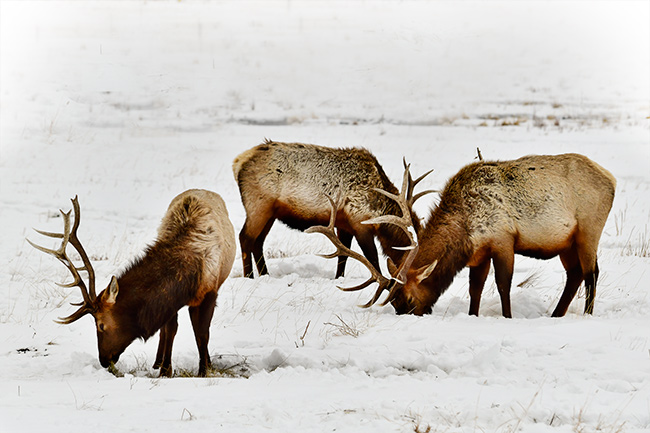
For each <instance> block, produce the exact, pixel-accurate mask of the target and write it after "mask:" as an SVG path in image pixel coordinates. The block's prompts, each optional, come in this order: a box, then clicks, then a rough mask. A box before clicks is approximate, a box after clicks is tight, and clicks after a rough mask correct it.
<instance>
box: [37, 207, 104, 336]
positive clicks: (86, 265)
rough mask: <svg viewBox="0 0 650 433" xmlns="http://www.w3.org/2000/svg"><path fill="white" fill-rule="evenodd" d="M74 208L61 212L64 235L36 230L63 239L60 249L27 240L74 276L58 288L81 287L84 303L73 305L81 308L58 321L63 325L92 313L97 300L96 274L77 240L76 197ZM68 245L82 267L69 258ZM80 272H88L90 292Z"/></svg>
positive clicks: (78, 216) (77, 209) (77, 212)
mask: <svg viewBox="0 0 650 433" xmlns="http://www.w3.org/2000/svg"><path fill="white" fill-rule="evenodd" d="M72 207H73V209H71V210H70V211H68V212H63V211H60V212H61V215H62V217H63V233H52V232H46V231H41V230H35V231H36V232H37V233H39V234H41V235H43V236H47V237H51V238H56V239H62V241H61V245H60V246H59V248H57V249H50V248H45V247H42V246H40V245H36V244H35V243H33V242H32V241H30V240H29V239H27V242H29V244H30V245H31V246H33V247H34V248H36V249H37V250H39V251H42V252H44V253H46V254H50V255H53V256H54V257H56V258H57V259H58V260H59V261H60V262H61V263H63V265H64V266H65V267H66V268H68V270H69V271H70V273H71V274H72V277H73V281H72V282H71V283H64V284H60V283H57V285H58V286H60V287H67V288H71V287H79V289H80V291H81V295H82V297H83V302H82V303H80V304H76V303H73V304H72V305H75V306H79V307H80V308H79V309H78V310H77V311H75V312H74V313H73V314H71V315H70V316H68V317H65V318H62V319H59V320H57V322H58V323H62V324H68V323H72V322H74V321H75V320H77V319H79V318H80V317H82V316H84V315H86V314H88V313H92V309H93V307H92V305H93V302H94V301H95V299H96V295H95V272H94V270H93V267H92V265H91V263H90V260H89V259H88V255H87V254H86V252H85V251H84V249H83V247H82V245H81V242H79V239H78V238H77V229H78V228H79V222H80V215H81V213H80V210H79V201H78V198H77V197H76V196H75V198H74V199H72ZM73 210H74V214H75V220H74V223H73V224H72V227H70V215H71V213H72V211H73ZM68 244H70V245H72V246H73V247H74V248H75V249H76V250H77V252H78V253H79V255H80V256H81V259H82V262H83V266H82V267H77V266H75V265H74V263H73V262H72V260H70V258H69V257H68V253H67V251H66V249H67V246H68ZM80 271H86V272H88V278H89V283H90V291H89V290H88V289H87V288H86V284H85V283H84V280H83V279H82V278H81V275H80V274H79V272H80Z"/></svg>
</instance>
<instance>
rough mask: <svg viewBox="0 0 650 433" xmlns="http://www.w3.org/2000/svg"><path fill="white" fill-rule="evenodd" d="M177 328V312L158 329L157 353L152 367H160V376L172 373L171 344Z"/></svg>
mask: <svg viewBox="0 0 650 433" xmlns="http://www.w3.org/2000/svg"><path fill="white" fill-rule="evenodd" d="M177 330H178V314H174V315H173V316H172V317H171V319H169V320H168V321H167V323H165V325H164V326H163V327H162V328H161V329H160V341H159V343H158V353H157V354H156V361H155V362H154V364H153V368H160V376H161V377H171V375H172V345H173V344H174V337H175V336H176V331H177Z"/></svg>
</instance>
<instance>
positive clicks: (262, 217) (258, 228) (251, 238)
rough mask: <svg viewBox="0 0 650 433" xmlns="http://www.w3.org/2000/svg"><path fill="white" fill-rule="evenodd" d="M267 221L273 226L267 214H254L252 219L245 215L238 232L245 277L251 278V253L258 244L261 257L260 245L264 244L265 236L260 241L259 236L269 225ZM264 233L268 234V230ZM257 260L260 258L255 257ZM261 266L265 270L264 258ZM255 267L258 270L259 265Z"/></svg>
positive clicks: (270, 217)
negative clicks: (242, 224)
mask: <svg viewBox="0 0 650 433" xmlns="http://www.w3.org/2000/svg"><path fill="white" fill-rule="evenodd" d="M269 220H271V223H270V224H273V222H272V216H271V214H270V213H267V212H261V213H256V214H255V216H254V218H251V217H250V216H249V215H246V222H244V227H242V229H241V231H240V232H239V245H240V246H241V258H242V263H243V268H244V276H245V277H248V278H253V251H254V250H255V249H256V247H257V244H258V243H259V247H258V248H259V249H258V251H259V252H260V255H261V250H262V244H263V243H264V238H265V237H266V234H265V235H264V237H262V238H261V239H260V235H261V234H262V233H263V232H264V228H265V227H266V226H267V225H268V224H269ZM270 228H271V227H270V226H269V229H270ZM266 233H267V234H268V230H267V232H266ZM257 260H260V258H259V257H257ZM261 264H262V265H263V268H264V269H266V264H265V263H264V257H262V258H261ZM257 267H258V270H259V269H260V263H257Z"/></svg>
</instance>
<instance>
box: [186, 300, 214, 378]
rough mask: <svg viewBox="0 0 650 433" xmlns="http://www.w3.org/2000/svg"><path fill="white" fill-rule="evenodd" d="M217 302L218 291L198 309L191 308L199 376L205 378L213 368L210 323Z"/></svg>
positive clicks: (197, 307)
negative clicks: (197, 351) (210, 347)
mask: <svg viewBox="0 0 650 433" xmlns="http://www.w3.org/2000/svg"><path fill="white" fill-rule="evenodd" d="M216 301H217V291H216V290H215V291H212V292H208V293H207V294H206V295H205V297H204V298H203V301H202V302H201V303H200V304H199V305H198V306H196V307H190V308H189V310H190V320H191V321H192V328H193V329H194V338H195V339H196V347H197V348H198V349H199V376H201V377H205V376H206V374H207V372H208V369H209V368H210V367H211V366H212V362H211V361H210V353H209V352H208V341H209V340H210V322H212V315H213V314H214V307H215V305H216Z"/></svg>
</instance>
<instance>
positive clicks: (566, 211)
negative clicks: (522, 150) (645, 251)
mask: <svg viewBox="0 0 650 433" xmlns="http://www.w3.org/2000/svg"><path fill="white" fill-rule="evenodd" d="M615 189H616V180H615V178H614V177H613V176H612V175H611V173H609V172H608V171H607V170H605V169H604V168H602V167H601V166H599V165H598V164H596V163H594V162H593V161H591V160H589V159H588V158H586V157H585V156H582V155H577V154H565V155H557V156H527V157H523V158H520V159H517V160H514V161H501V162H489V161H481V162H477V163H473V164H470V165H468V166H466V167H464V168H462V169H461V170H460V171H459V172H458V173H457V174H456V175H455V176H453V177H452V178H451V179H450V180H449V181H448V183H447V185H446V187H445V189H444V191H443V192H442V195H441V198H440V203H439V205H438V206H436V207H435V208H433V209H432V211H431V216H430V218H429V221H428V222H427V224H426V225H425V227H424V229H423V230H422V232H421V234H420V237H419V244H420V248H419V252H418V254H417V256H416V258H415V260H414V262H413V264H412V266H411V269H410V270H409V273H408V278H407V282H406V284H405V286H404V288H403V290H401V291H400V292H398V293H397V296H396V297H395V299H393V300H392V301H391V302H392V304H393V306H394V307H395V309H396V311H397V312H398V313H414V314H425V313H430V312H431V308H432V306H433V304H434V303H435V302H436V301H437V300H438V298H439V297H440V295H441V294H442V293H443V292H444V291H445V290H446V289H447V288H448V287H449V285H450V284H451V282H452V281H453V278H454V276H455V275H456V274H457V273H458V272H459V271H460V270H461V269H462V268H464V267H465V266H468V267H469V268H470V299H471V305H470V314H474V315H478V311H479V304H480V297H481V292H482V290H483V285H484V283H485V279H486V278H487V275H488V271H489V269H490V260H491V261H492V263H493V264H494V266H495V278H496V283H497V287H498V290H499V295H500V297H501V305H502V312H503V315H504V316H506V317H511V315H512V313H511V309H510V286H511V282H512V272H513V266H514V255H515V254H521V255H526V256H530V257H535V258H539V259H549V258H551V257H555V256H558V255H559V256H560V259H561V260H562V263H563V265H564V267H565V269H566V272H567V282H566V286H565V288H564V292H563V294H562V297H561V299H560V301H559V302H558V305H557V307H556V309H555V311H554V312H553V316H563V315H564V314H565V313H566V310H567V308H568V306H569V304H570V302H571V300H572V299H573V297H574V296H575V293H576V291H577V289H578V287H579V285H580V283H581V282H582V281H583V280H584V281H585V282H586V293H587V302H586V305H585V313H592V311H593V303H594V297H595V290H596V281H597V278H598V264H597V260H596V252H597V249H598V242H599V240H600V236H601V233H602V230H603V227H604V226H605V222H606V220H607V216H608V214H609V211H610V209H611V206H612V201H613V199H614V193H615ZM436 260H437V261H438V263H437V265H436V266H435V268H434V269H433V271H432V272H431V273H430V275H426V274H425V273H424V270H425V269H426V268H427V267H428V265H430V264H431V263H433V262H435V261H436Z"/></svg>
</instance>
